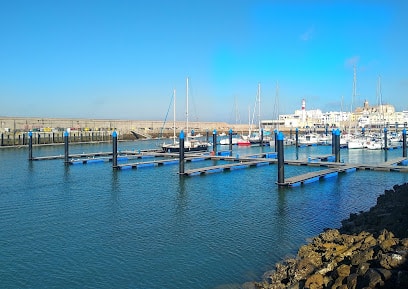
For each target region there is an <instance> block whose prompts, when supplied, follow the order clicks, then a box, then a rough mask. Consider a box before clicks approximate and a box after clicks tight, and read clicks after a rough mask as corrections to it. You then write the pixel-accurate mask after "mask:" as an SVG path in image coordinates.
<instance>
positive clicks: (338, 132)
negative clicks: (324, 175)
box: [335, 129, 340, 163]
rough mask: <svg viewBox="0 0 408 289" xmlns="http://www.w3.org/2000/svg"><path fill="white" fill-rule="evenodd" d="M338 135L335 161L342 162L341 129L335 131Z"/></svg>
mask: <svg viewBox="0 0 408 289" xmlns="http://www.w3.org/2000/svg"><path fill="white" fill-rule="evenodd" d="M335 135H336V137H335V139H336V147H335V158H336V159H335V161H336V162H337V163H339V162H340V130H339V129H336V133H335Z"/></svg>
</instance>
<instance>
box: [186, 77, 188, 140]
mask: <svg viewBox="0 0 408 289" xmlns="http://www.w3.org/2000/svg"><path fill="white" fill-rule="evenodd" d="M186 136H188V77H187V80H186Z"/></svg>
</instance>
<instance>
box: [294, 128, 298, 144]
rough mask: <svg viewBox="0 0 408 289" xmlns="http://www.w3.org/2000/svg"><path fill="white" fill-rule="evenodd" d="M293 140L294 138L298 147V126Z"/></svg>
mask: <svg viewBox="0 0 408 289" xmlns="http://www.w3.org/2000/svg"><path fill="white" fill-rule="evenodd" d="M295 140H296V147H298V146H299V129H298V128H296V135H295Z"/></svg>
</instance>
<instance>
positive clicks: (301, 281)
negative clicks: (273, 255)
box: [245, 184, 408, 289]
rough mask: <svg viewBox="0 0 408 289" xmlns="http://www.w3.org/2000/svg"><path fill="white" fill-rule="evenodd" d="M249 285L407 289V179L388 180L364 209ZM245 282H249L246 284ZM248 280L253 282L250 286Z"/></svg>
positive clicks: (265, 287)
mask: <svg viewBox="0 0 408 289" xmlns="http://www.w3.org/2000/svg"><path fill="white" fill-rule="evenodd" d="M245 286H247V288H251V289H252V288H254V289H306V288H309V289H315V288H327V289H329V288H330V289H346V288H347V289H363V288H380V287H381V288H383V289H389V288H393V289H402V288H404V289H407V288H408V184H404V185H401V186H394V190H388V191H386V192H385V193H384V194H383V195H381V196H379V197H378V198H377V205H376V206H375V207H373V208H371V209H370V210H369V211H368V212H360V213H359V214H350V218H349V219H347V220H344V221H342V227H341V228H340V229H339V230H336V229H325V230H324V232H322V233H321V234H319V235H318V236H317V237H315V238H313V239H311V240H310V241H309V243H308V244H306V245H304V246H302V247H300V249H299V251H298V254H297V257H296V258H291V259H287V260H285V261H284V262H281V263H278V264H276V266H275V270H274V271H270V272H267V273H265V274H264V277H263V281H262V282H254V283H251V284H246V285H245ZM248 286H249V287H248ZM250 286H253V287H250Z"/></svg>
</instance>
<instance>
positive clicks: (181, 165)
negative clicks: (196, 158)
mask: <svg viewBox="0 0 408 289" xmlns="http://www.w3.org/2000/svg"><path fill="white" fill-rule="evenodd" d="M179 143H180V149H179V174H180V175H183V174H184V131H183V130H182V131H180V136H179Z"/></svg>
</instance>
